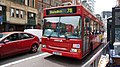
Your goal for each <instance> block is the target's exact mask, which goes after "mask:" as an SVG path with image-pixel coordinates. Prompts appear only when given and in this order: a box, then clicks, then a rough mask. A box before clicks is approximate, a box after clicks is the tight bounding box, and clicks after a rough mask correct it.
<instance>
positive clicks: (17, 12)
mask: <svg viewBox="0 0 120 67" xmlns="http://www.w3.org/2000/svg"><path fill="white" fill-rule="evenodd" d="M16 17H17V18H19V10H18V9H16Z"/></svg>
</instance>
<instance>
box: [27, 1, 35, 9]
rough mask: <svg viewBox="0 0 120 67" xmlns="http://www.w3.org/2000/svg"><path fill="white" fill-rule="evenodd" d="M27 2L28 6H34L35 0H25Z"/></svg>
mask: <svg viewBox="0 0 120 67" xmlns="http://www.w3.org/2000/svg"><path fill="white" fill-rule="evenodd" d="M27 3H28V6H30V7H33V8H34V7H35V6H34V3H35V1H34V0H27Z"/></svg>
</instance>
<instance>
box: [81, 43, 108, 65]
mask: <svg viewBox="0 0 120 67" xmlns="http://www.w3.org/2000/svg"><path fill="white" fill-rule="evenodd" d="M106 54H109V42H108V43H107V44H105V46H104V47H103V48H101V49H100V50H99V51H98V52H97V53H96V54H95V55H94V56H93V57H92V58H91V59H90V60H89V61H88V62H86V63H85V64H84V65H82V66H81V67H98V63H99V61H100V58H101V56H102V55H106Z"/></svg>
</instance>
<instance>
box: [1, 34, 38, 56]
mask: <svg viewBox="0 0 120 67" xmlns="http://www.w3.org/2000/svg"><path fill="white" fill-rule="evenodd" d="M39 44H40V43H39V39H38V37H37V36H34V35H32V34H29V33H25V32H3V33H0V58H1V57H2V58H3V57H8V56H12V55H16V54H19V53H23V52H28V51H30V52H33V53H35V52H37V49H38V47H39Z"/></svg>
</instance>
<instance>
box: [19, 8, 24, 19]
mask: <svg viewBox="0 0 120 67" xmlns="http://www.w3.org/2000/svg"><path fill="white" fill-rule="evenodd" d="M23 17H24V11H23V10H21V11H20V18H23Z"/></svg>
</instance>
